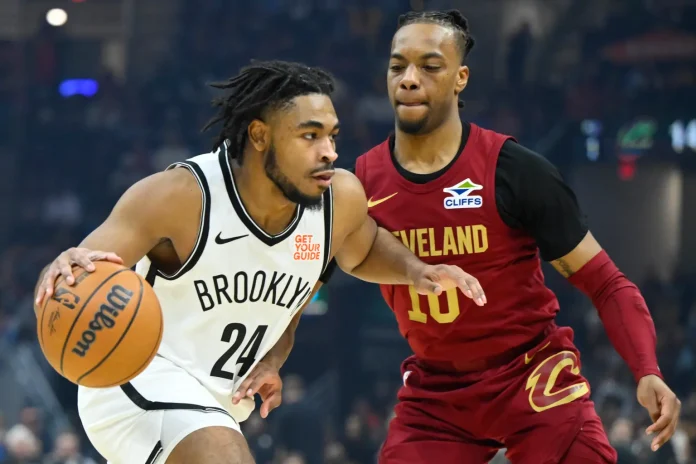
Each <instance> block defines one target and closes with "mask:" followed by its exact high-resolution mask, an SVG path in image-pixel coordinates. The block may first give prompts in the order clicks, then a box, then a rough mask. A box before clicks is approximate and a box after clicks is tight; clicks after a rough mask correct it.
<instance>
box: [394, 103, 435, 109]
mask: <svg viewBox="0 0 696 464" xmlns="http://www.w3.org/2000/svg"><path fill="white" fill-rule="evenodd" d="M396 104H397V105H398V106H407V107H409V108H414V107H417V106H427V103H424V102H396Z"/></svg>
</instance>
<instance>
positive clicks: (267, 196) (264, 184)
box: [230, 154, 297, 235]
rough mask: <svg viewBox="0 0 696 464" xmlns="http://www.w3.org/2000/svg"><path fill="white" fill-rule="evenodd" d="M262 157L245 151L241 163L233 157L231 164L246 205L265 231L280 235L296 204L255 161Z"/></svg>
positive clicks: (292, 214)
mask: <svg viewBox="0 0 696 464" xmlns="http://www.w3.org/2000/svg"><path fill="white" fill-rule="evenodd" d="M260 158H261V157H260V156H247V155H246V154H245V158H244V163H242V164H241V166H240V165H239V163H237V162H236V161H234V160H232V162H231V163H230V164H231V165H232V171H233V172H234V182H235V185H236V186H237V191H238V192H239V196H240V198H241V200H242V203H243V205H244V209H246V212H247V213H249V215H250V216H251V218H252V219H253V220H254V222H255V223H256V224H257V225H258V226H259V227H261V228H262V229H263V230H264V231H265V232H266V233H268V234H270V235H277V234H279V233H281V232H282V231H284V230H285V229H286V228H287V226H288V225H289V224H290V222H291V221H292V220H293V218H294V216H295V209H296V208H297V204H296V203H293V202H291V201H290V200H288V199H287V198H285V195H283V192H281V191H280V189H279V188H278V187H277V186H276V185H275V184H274V183H273V181H272V180H271V179H269V178H268V176H267V175H266V172H265V170H264V168H263V166H260V165H259V164H260V163H258V162H256V160H257V159H260Z"/></svg>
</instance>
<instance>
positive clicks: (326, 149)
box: [319, 142, 338, 164]
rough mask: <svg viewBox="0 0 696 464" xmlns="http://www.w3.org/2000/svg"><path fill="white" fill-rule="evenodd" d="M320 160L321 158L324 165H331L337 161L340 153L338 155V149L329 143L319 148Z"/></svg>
mask: <svg viewBox="0 0 696 464" xmlns="http://www.w3.org/2000/svg"><path fill="white" fill-rule="evenodd" d="M319 158H321V162H322V163H324V164H330V163H333V162H334V161H336V159H337V158H338V153H336V148H335V147H334V145H333V143H331V142H328V143H322V144H321V147H320V148H319Z"/></svg>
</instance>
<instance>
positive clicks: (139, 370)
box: [99, 319, 164, 388]
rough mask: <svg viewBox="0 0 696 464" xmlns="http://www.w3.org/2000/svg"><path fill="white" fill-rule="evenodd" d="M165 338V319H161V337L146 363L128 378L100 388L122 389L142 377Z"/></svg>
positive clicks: (158, 338)
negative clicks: (121, 387)
mask: <svg viewBox="0 0 696 464" xmlns="http://www.w3.org/2000/svg"><path fill="white" fill-rule="evenodd" d="M163 336H164V319H160V331H159V336H158V337H157V341H156V342H155V345H154V346H153V347H152V351H150V354H149V356H148V357H147V359H146V360H145V362H144V363H143V364H142V366H138V368H137V369H136V370H135V371H134V372H133V373H131V374H128V375H127V376H126V377H124V378H122V379H121V380H119V381H117V382H114V383H111V384H109V385H104V386H102V387H99V388H110V387H120V386H121V385H123V384H125V383H127V382H129V381H130V380H131V379H134V378H135V377H137V376H138V375H140V373H141V372H142V371H144V370H145V368H146V367H147V366H149V365H150V363H151V362H152V359H153V358H154V357H155V354H157V350H158V349H159V347H160V343H161V342H162V337H163Z"/></svg>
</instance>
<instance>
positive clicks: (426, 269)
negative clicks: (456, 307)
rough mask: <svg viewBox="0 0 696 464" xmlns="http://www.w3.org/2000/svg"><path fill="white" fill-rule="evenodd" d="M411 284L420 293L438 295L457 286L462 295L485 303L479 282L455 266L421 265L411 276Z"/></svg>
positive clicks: (479, 302) (480, 303)
mask: <svg viewBox="0 0 696 464" xmlns="http://www.w3.org/2000/svg"><path fill="white" fill-rule="evenodd" d="M413 286H414V287H415V288H416V291H417V292H418V293H420V294H421V295H427V294H429V293H434V294H435V295H440V294H441V293H442V292H444V291H447V290H449V289H451V288H459V289H460V290H461V291H462V293H463V294H464V295H466V296H467V297H469V298H471V299H472V300H474V302H475V303H476V304H477V305H479V306H483V305H485V304H486V303H487V300H486V295H485V293H483V289H482V288H481V284H480V283H479V281H478V280H477V279H476V278H475V277H474V276H472V275H470V274H467V273H466V272H464V271H462V270H461V268H459V267H457V266H448V265H446V264H438V265H437V266H427V265H425V266H421V267H420V268H419V269H418V270H417V271H416V273H415V275H414V276H413Z"/></svg>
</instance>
